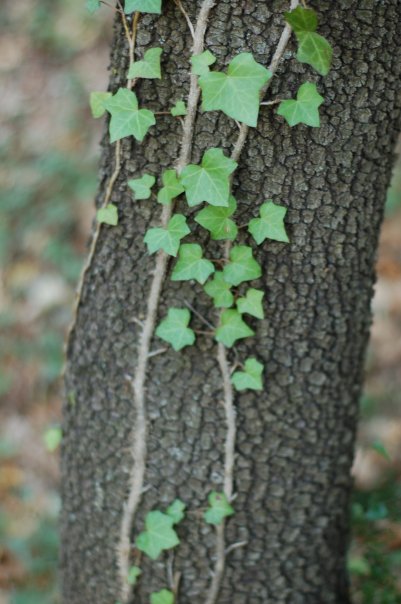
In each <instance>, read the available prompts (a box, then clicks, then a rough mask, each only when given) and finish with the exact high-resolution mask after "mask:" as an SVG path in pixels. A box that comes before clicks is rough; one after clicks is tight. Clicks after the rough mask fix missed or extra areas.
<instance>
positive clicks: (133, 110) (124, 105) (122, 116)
mask: <svg viewBox="0 0 401 604" xmlns="http://www.w3.org/2000/svg"><path fill="white" fill-rule="evenodd" d="M105 107H106V109H107V111H108V112H109V113H111V120H110V142H112V143H114V142H115V141H118V140H120V139H121V138H124V137H125V136H130V135H131V134H132V135H133V136H134V137H135V138H136V139H137V140H138V141H142V140H143V139H144V137H145V135H146V133H147V131H148V130H149V128H150V127H151V126H154V125H155V123H156V120H155V116H154V114H153V113H152V111H149V109H138V99H137V98H136V94H135V92H132V90H128V88H119V89H118V91H117V92H116V94H115V95H114V96H112V97H111V98H110V99H108V100H107V101H105Z"/></svg>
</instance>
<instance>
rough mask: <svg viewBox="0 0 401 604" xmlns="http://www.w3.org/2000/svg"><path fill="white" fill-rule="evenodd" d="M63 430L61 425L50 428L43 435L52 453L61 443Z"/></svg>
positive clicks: (46, 445)
mask: <svg viewBox="0 0 401 604" xmlns="http://www.w3.org/2000/svg"><path fill="white" fill-rule="evenodd" d="M62 438H63V432H62V430H61V428H60V427H59V426H53V427H52V428H48V429H47V430H46V432H45V433H44V435H43V441H44V443H45V447H46V449H47V450H48V451H50V453H53V452H54V451H55V450H56V449H58V447H59V446H60V444H61V440H62Z"/></svg>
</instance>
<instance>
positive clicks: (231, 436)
mask: <svg viewBox="0 0 401 604" xmlns="http://www.w3.org/2000/svg"><path fill="white" fill-rule="evenodd" d="M298 5H299V0H291V6H290V10H294V9H295V8H297V6H298ZM291 32H292V28H291V27H290V25H288V24H286V25H285V27H284V29H283V32H282V34H281V37H280V40H279V42H278V45H277V48H276V50H275V52H274V55H273V58H272V61H271V63H270V65H269V70H270V72H271V74H272V77H271V78H270V79H269V81H268V82H267V84H266V85H265V86H264V88H263V89H262V91H261V100H262V99H263V97H264V95H265V94H266V92H267V90H268V88H269V87H270V84H271V82H272V80H273V77H274V75H275V73H276V71H277V68H278V66H279V64H280V61H281V59H282V57H283V55H284V52H285V50H286V48H287V45H288V42H289V40H290V37H291ZM248 133H249V126H247V125H246V124H241V126H240V132H239V135H238V138H237V140H236V142H235V145H234V149H233V152H232V154H231V159H233V160H234V161H236V162H238V160H239V159H240V157H241V153H242V151H243V149H244V146H245V143H246V140H247V137H248ZM231 247H232V244H231V241H227V243H226V245H225V254H224V257H225V260H227V261H228V260H229V258H230V251H231ZM217 360H218V363H219V367H220V371H221V376H222V380H223V390H224V408H225V415H226V424H227V432H226V440H225V446H224V449H225V453H224V456H225V459H224V494H225V496H226V497H227V499H228V501H232V497H233V491H234V465H235V447H236V433H237V428H236V409H235V404H234V398H235V397H234V389H233V385H232V381H231V371H230V365H229V362H228V358H227V349H226V347H225V346H224V344H221V343H219V344H218V346H217ZM229 549H230V548H229ZM231 549H232V548H231ZM227 553H228V550H227V549H226V537H225V521H224V520H223V522H222V523H221V524H220V525H218V526H217V527H216V562H215V566H214V572H213V578H212V581H211V584H210V588H209V592H208V594H207V597H206V600H205V604H215V603H216V602H217V598H218V595H219V592H220V589H221V585H222V582H223V578H224V573H225V566H226V558H227Z"/></svg>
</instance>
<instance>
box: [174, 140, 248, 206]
mask: <svg viewBox="0 0 401 604" xmlns="http://www.w3.org/2000/svg"><path fill="white" fill-rule="evenodd" d="M237 165H238V164H237V163H236V162H235V161H233V160H232V159H230V158H229V157H226V156H225V155H224V153H223V151H222V150H221V149H216V148H212V149H209V150H208V151H206V153H205V154H204V156H203V159H202V164H201V165H200V166H195V165H194V164H190V165H189V166H187V167H186V168H184V170H183V171H182V175H181V183H182V184H183V185H184V188H185V193H186V196H187V201H188V205H189V206H190V207H193V206H196V205H198V204H199V203H202V201H207V202H208V203H210V204H211V205H213V206H224V207H228V206H229V202H228V200H229V196H230V178H229V177H230V174H232V173H233V172H234V170H235V168H236V167H237Z"/></svg>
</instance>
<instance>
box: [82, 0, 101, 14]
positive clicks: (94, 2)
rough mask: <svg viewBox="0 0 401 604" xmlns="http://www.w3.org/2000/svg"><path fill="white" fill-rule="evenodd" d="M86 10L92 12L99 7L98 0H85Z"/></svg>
mask: <svg viewBox="0 0 401 604" xmlns="http://www.w3.org/2000/svg"><path fill="white" fill-rule="evenodd" d="M85 6H86V10H87V11H88V12H89V13H91V14H93V13H95V12H96V11H97V10H99V8H100V0H86V2H85Z"/></svg>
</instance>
